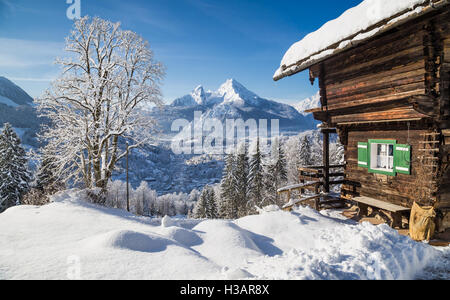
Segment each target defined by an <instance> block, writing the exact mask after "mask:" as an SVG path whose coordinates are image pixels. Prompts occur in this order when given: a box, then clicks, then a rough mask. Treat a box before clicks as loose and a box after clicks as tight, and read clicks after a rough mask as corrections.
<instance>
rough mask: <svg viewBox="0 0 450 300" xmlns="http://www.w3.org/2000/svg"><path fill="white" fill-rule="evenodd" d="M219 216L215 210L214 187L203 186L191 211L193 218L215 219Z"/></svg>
mask: <svg viewBox="0 0 450 300" xmlns="http://www.w3.org/2000/svg"><path fill="white" fill-rule="evenodd" d="M218 217H219V215H218V210H217V199H216V194H215V192H214V188H212V187H211V186H205V188H204V189H203V191H202V194H201V195H200V199H199V200H198V202H197V203H196V205H195V207H194V212H193V218H195V219H217V218H218Z"/></svg>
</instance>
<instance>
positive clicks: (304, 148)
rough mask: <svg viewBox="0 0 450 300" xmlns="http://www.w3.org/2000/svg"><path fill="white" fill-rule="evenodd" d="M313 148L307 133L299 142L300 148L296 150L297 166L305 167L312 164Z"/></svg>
mask: <svg viewBox="0 0 450 300" xmlns="http://www.w3.org/2000/svg"><path fill="white" fill-rule="evenodd" d="M312 155H313V150H312V146H311V142H310V140H309V138H308V136H307V135H305V136H304V137H303V140H302V142H301V143H300V149H299V151H298V165H297V167H306V166H312V165H314V162H313V156H312Z"/></svg>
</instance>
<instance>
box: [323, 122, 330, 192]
mask: <svg viewBox="0 0 450 300" xmlns="http://www.w3.org/2000/svg"><path fill="white" fill-rule="evenodd" d="M322 133H323V166H324V169H323V173H324V177H323V187H324V191H325V193H329V192H330V133H329V132H328V131H324V132H322Z"/></svg>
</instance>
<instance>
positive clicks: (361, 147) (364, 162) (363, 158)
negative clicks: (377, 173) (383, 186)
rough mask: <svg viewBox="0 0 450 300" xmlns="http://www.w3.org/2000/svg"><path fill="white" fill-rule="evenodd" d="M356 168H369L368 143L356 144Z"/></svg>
mask: <svg viewBox="0 0 450 300" xmlns="http://www.w3.org/2000/svg"><path fill="white" fill-rule="evenodd" d="M358 166H359V167H361V168H369V143H358Z"/></svg>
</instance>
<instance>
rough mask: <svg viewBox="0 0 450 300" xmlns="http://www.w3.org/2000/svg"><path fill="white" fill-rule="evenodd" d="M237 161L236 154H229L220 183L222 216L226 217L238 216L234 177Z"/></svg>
mask: <svg viewBox="0 0 450 300" xmlns="http://www.w3.org/2000/svg"><path fill="white" fill-rule="evenodd" d="M235 163H236V158H235V156H234V154H228V156H227V158H226V164H225V168H224V171H223V178H222V183H221V185H220V190H221V194H220V198H221V202H220V216H221V217H222V218H225V219H236V218H237V217H238V206H237V202H236V199H237V198H236V189H235V186H236V184H235V180H236V178H235V177H234V169H235Z"/></svg>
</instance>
